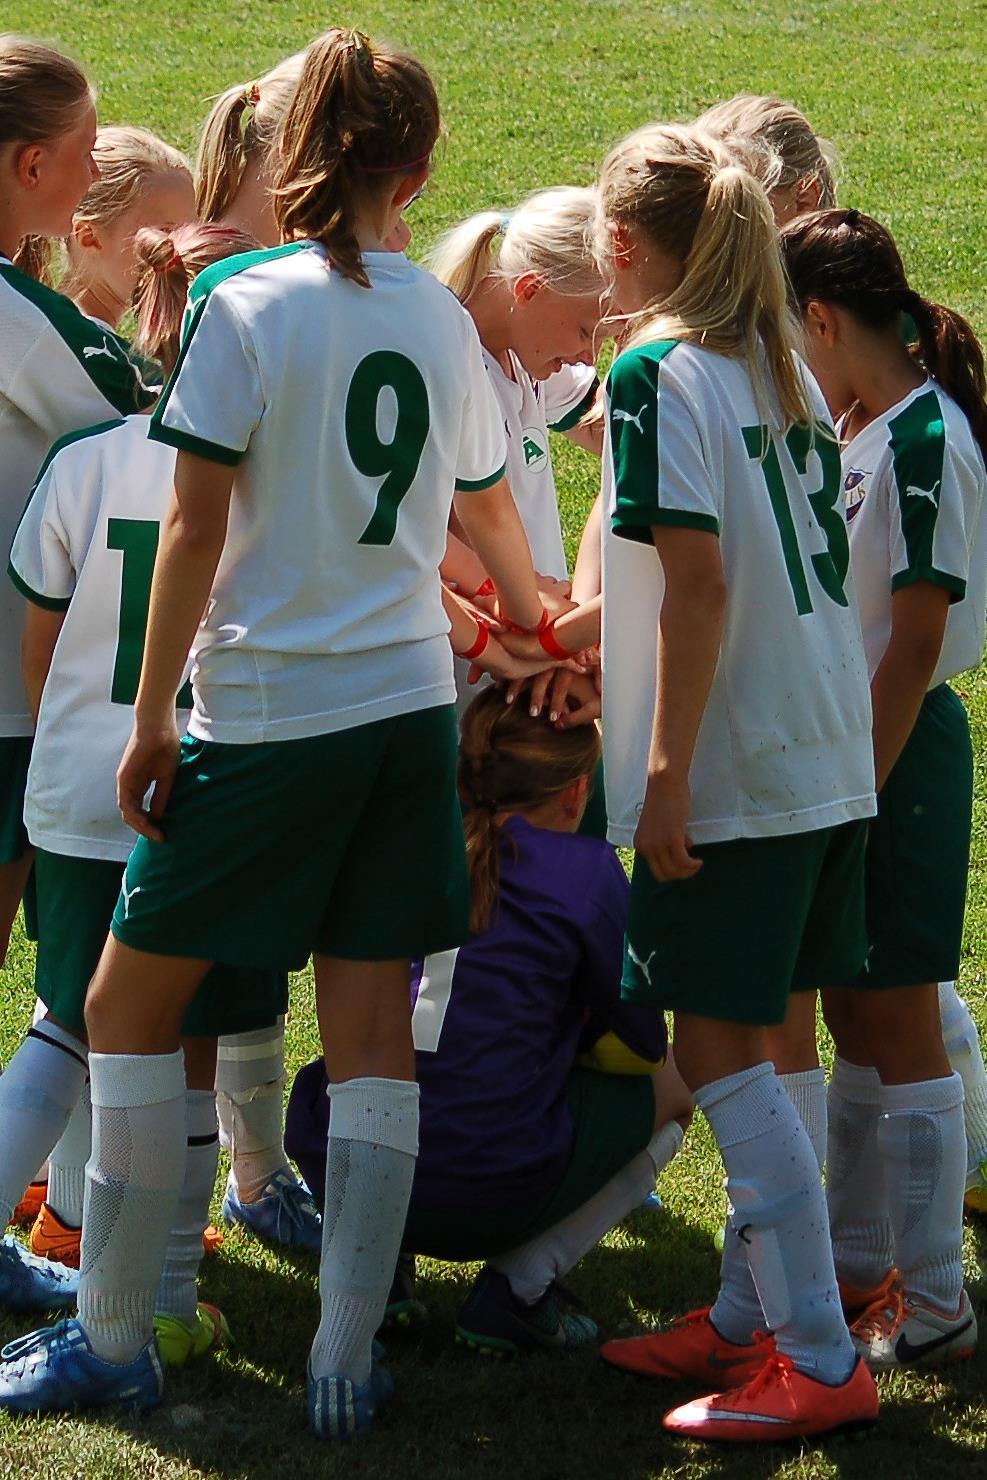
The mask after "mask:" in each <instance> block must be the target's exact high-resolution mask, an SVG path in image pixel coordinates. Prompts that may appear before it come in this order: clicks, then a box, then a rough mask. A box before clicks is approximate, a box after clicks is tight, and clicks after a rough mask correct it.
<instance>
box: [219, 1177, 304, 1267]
mask: <svg viewBox="0 0 987 1480" xmlns="http://www.w3.org/2000/svg"><path fill="white" fill-rule="evenodd" d="M223 1218H224V1220H225V1222H227V1223H242V1224H243V1226H244V1227H245V1228H249V1229H250V1231H251V1233H256V1234H259V1235H260V1237H261V1238H266V1239H270V1241H271V1242H272V1243H274V1244H283V1245H285V1246H294V1247H295V1248H299V1249H314V1250H315V1251H316V1253H318V1252H319V1250H321V1248H322V1218H321V1216H320V1214H319V1210H318V1208H317V1207H316V1206H315V1203H314V1202H313V1201H312V1194H311V1192H309V1190H308V1188H307V1187H306V1186H305V1183H304V1182H296V1180H295V1178H294V1177H293V1176H292V1175H291V1173H290V1172H288V1171H280V1172H275V1174H274V1176H273V1177H272V1178H271V1180H270V1182H268V1184H267V1186H266V1187H265V1188H264V1191H263V1192H262V1194H261V1196H260V1197H259V1198H258V1199H257V1201H256V1202H241V1201H240V1199H239V1197H238V1196H237V1191H236V1186H235V1184H234V1182H233V1175H232V1173H231V1174H230V1178H229V1180H228V1182H227V1184H226V1196H225V1197H224V1198H223Z"/></svg>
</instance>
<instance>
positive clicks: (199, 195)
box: [195, 51, 305, 221]
mask: <svg viewBox="0 0 987 1480" xmlns="http://www.w3.org/2000/svg"><path fill="white" fill-rule="evenodd" d="M304 61H305V53H304V52H303V51H299V52H296V53H295V54H294V56H290V57H286V58H285V59H284V61H283V62H279V63H278V65H277V66H276V67H274V68H272V70H271V71H270V72H267V73H265V75H264V76H263V77H259V78H258V79H257V81H256V82H238V83H235V84H234V85H233V86H232V87H228V88H227V89H226V91H225V92H224V93H222V94H220V96H219V97H218V98H217V99H216V102H215V103H214V104H213V107H212V111H211V112H210V114H209V117H208V118H207V119H206V121H205V124H204V125H203V129H202V137H201V139H200V140H199V150H198V154H197V156H196V161H195V207H196V214H197V216H198V217H199V219H200V220H201V221H221V220H222V219H223V217H224V216H226V215H227V214H228V213H229V211H230V209H231V207H232V205H233V201H234V199H235V198H236V193H237V191H238V190H239V188H240V185H241V183H242V181H243V174H244V171H245V169H246V167H247V164H248V163H249V162H250V161H251V160H252V159H254V158H256V157H258V156H260V157H263V158H265V159H266V157H267V156H268V155H269V153H270V150H271V146H272V144H273V143H274V139H275V136H276V135H277V131H278V129H279V127H280V126H281V123H282V122H283V120H284V116H285V114H286V113H287V111H288V108H289V106H290V105H291V100H292V98H293V97H294V96H295V89H296V88H297V86H298V79H299V77H301V75H302V66H303V64H304Z"/></svg>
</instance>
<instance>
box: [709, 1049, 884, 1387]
mask: <svg viewBox="0 0 987 1480" xmlns="http://www.w3.org/2000/svg"><path fill="white" fill-rule="evenodd" d="M696 1104H697V1105H698V1106H699V1108H700V1110H702V1112H703V1114H704V1115H705V1116H706V1119H707V1120H708V1121H709V1124H710V1128H711V1130H712V1132H713V1135H714V1136H715V1138H716V1143H717V1145H718V1146H719V1148H720V1152H721V1154H722V1156H723V1162H724V1165H725V1167H726V1171H727V1191H728V1193H729V1197H730V1202H731V1204H732V1205H733V1208H734V1210H735V1211H734V1215H733V1229H734V1237H735V1238H739V1239H740V1240H742V1241H743V1243H744V1244H745V1245H746V1250H747V1258H748V1261H749V1263H750V1269H751V1274H752V1276H753V1279H754V1285H755V1288H756V1290H757V1293H758V1297H759V1299H760V1302H761V1307H762V1309H763V1311H764V1317H765V1320H766V1322H767V1326H768V1329H769V1330H770V1331H772V1332H773V1333H774V1337H775V1341H776V1343H777V1346H778V1350H779V1351H780V1352H782V1353H784V1355H786V1356H788V1357H790V1358H791V1359H792V1361H793V1362H794V1363H795V1365H796V1367H798V1368H800V1369H801V1370H802V1371H804V1372H807V1373H809V1374H810V1375H811V1376H812V1377H815V1378H817V1379H819V1380H820V1381H821V1382H828V1383H831V1384H834V1385H835V1384H840V1383H843V1382H845V1381H846V1380H847V1378H848V1377H849V1375H850V1373H851V1372H852V1370H853V1367H854V1363H855V1361H856V1356H855V1353H854V1350H853V1345H852V1343H851V1341H850V1335H849V1332H848V1331H847V1328H846V1322H845V1321H844V1319H843V1312H842V1309H841V1308H840V1297H839V1294H838V1293H837V1289H836V1274H835V1271H834V1269H833V1255H832V1250H831V1248H830V1243H829V1222H828V1219H827V1216H826V1199H825V1197H824V1196H823V1190H822V1179H821V1177H820V1175H819V1163H818V1161H817V1159H816V1155H815V1152H814V1151H813V1149H812V1144H811V1142H810V1140H809V1137H808V1136H807V1134H806V1131H805V1127H804V1126H803V1125H802V1122H801V1120H800V1119H799V1116H798V1114H797V1112H796V1110H795V1106H794V1105H793V1104H792V1101H791V1100H790V1099H789V1097H788V1095H787V1094H786V1092H785V1089H784V1087H783V1086H782V1084H781V1082H780V1080H779V1079H778V1076H777V1075H776V1074H775V1072H774V1069H773V1068H772V1066H771V1064H767V1063H765V1064H757V1065H755V1066H754V1067H753V1068H751V1069H746V1070H744V1071H743V1072H742V1073H740V1074H731V1075H728V1076H727V1077H726V1078H724V1079H718V1080H716V1081H715V1082H714V1083H713V1084H707V1085H706V1086H705V1087H704V1088H703V1089H701V1090H700V1091H699V1092H698V1093H697V1094H696Z"/></svg>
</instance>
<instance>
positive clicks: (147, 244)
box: [134, 221, 260, 375]
mask: <svg viewBox="0 0 987 1480" xmlns="http://www.w3.org/2000/svg"><path fill="white" fill-rule="evenodd" d="M259 245H260V243H259V242H257V241H256V240H255V239H254V237H252V236H248V235H247V233H246V232H245V231H238V230H236V228H234V227H232V226H216V225H214V224H212V223H211V222H206V221H189V222H188V223H187V224H186V225H184V226H178V227H176V228H175V230H174V231H162V230H159V229H158V228H157V227H153V226H145V227H142V228H141V230H140V231H138V232H137V235H136V236H135V237H134V251H135V253H136V256H137V261H138V264H139V275H138V278H137V286H136V288H135V289H134V312H135V314H136V317H137V333H136V334H135V336H134V348H135V349H136V351H137V353H138V354H141V355H147V356H148V357H149V358H150V359H153V360H157V361H158V362H159V364H160V365H161V367H162V369H163V370H164V372H165V374H166V375H170V374H171V371H172V370H173V369H174V366H175V361H176V360H177V359H178V349H179V339H180V335H181V328H182V318H183V315H184V313H185V303H186V299H187V297H188V290H189V284H190V283H191V282H192V280H193V278H196V277H198V275H199V273H200V272H204V271H205V269H206V268H207V267H210V266H211V265H212V263H213V262H220V261H222V259H223V258H224V257H233V256H235V255H236V254H237V253H238V252H251V251H254V250H255V249H256V248H257V247H258V246H259Z"/></svg>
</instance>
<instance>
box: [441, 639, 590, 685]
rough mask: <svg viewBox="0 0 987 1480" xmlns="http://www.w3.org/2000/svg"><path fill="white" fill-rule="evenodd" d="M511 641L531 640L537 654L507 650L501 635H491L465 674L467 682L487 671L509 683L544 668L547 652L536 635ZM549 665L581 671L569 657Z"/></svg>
mask: <svg viewBox="0 0 987 1480" xmlns="http://www.w3.org/2000/svg"><path fill="white" fill-rule="evenodd" d="M512 641H513V642H515V643H516V642H527V643H532V642H533V643H534V645H535V647H536V648H537V656H534V655H532V656H527V657H526V656H524V655H521V654H518V653H517V652H515V651H514V649H513V647H512V649H511V650H510V651H508V649H507V648H506V646H504V641H503V636H500V637H494V636H492V635H491V637H490V640H489V642H488V643H487V645H486V647H485V648H484V649H483V652H482V653H481V654H480V656H479V657H478V658H477V659H476V660H475V661H474V663H473V666H472V667H471V669H470V671H469V673H468V675H467V682H468V683H477V682H478V681H479V679H480V678H481V676H482V675H483V674H484V673H489V674H490V676H491V678H495V679H497V680H498V681H499V682H501V683H510V682H511V681H512V680H514V679H529V678H533V677H534V675H535V674H536V673H542V672H543V671H544V669H545V663H546V660H547V654H546V653H545V651H544V649H543V648H542V646H541V644H540V643H539V641H538V639H537V637H534V638H514V639H512ZM550 666H551V667H553V668H558V667H560V666H561V667H565V668H572V669H573V670H574V671H576V672H580V671H581V670H580V669H579V666H578V664H576V662H575V661H574V660H573V659H569V660H568V661H567V662H566V663H565V664H561V665H560V664H551V665H550Z"/></svg>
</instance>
